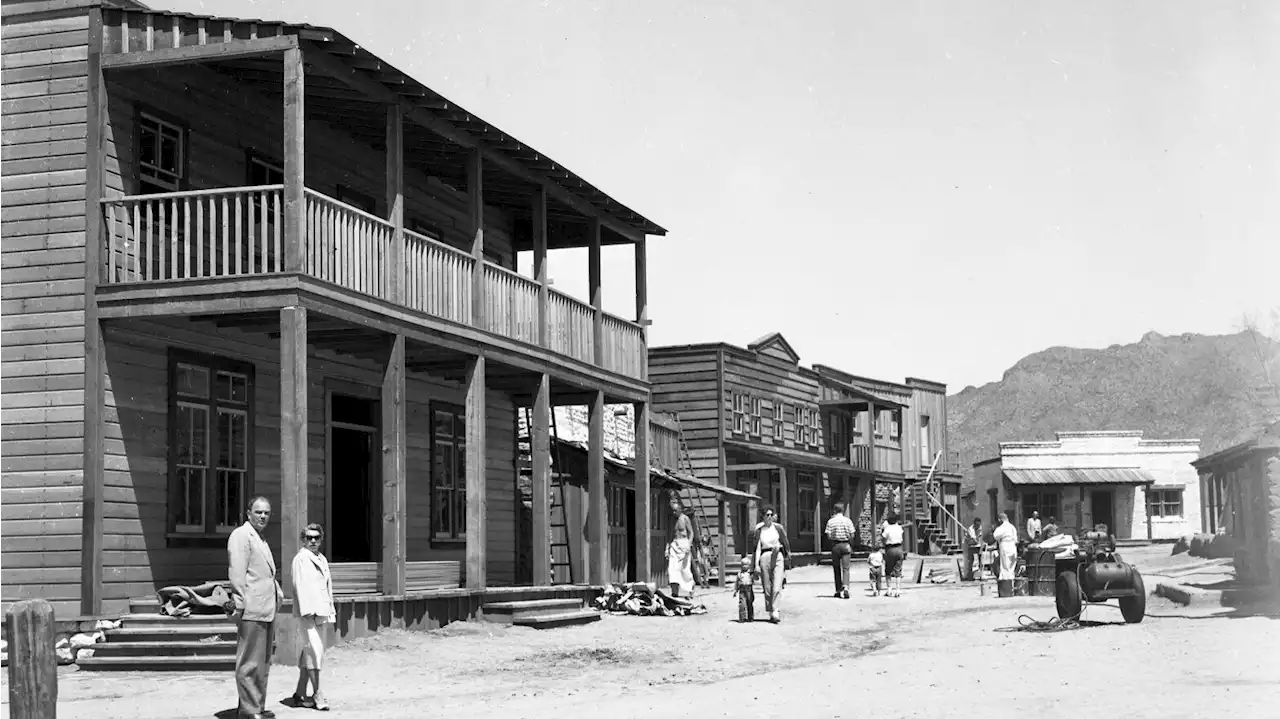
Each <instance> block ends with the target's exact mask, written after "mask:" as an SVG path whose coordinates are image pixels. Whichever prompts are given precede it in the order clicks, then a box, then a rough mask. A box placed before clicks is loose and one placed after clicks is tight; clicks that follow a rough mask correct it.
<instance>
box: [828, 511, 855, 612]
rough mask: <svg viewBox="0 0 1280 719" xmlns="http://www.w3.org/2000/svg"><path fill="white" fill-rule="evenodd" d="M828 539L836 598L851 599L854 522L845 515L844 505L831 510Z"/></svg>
mask: <svg viewBox="0 0 1280 719" xmlns="http://www.w3.org/2000/svg"><path fill="white" fill-rule="evenodd" d="M827 539H830V540H831V573H832V574H833V575H835V581H836V597H837V598H844V599H848V598H849V559H850V558H851V557H852V556H853V548H852V547H850V546H849V540H850V539H853V520H852V519H849V518H848V517H846V516H845V514H844V505H843V504H841V503H839V502H836V504H835V506H833V507H832V508H831V518H830V519H828V520H827Z"/></svg>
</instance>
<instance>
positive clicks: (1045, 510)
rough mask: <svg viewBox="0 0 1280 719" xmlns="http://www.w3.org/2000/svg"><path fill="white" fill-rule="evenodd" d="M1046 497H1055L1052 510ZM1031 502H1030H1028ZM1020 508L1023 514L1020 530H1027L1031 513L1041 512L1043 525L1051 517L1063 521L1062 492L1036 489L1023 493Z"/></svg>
mask: <svg viewBox="0 0 1280 719" xmlns="http://www.w3.org/2000/svg"><path fill="white" fill-rule="evenodd" d="M1046 497H1053V502H1052V508H1050V503H1048V502H1046V501H1045V498H1046ZM1028 500H1030V501H1028ZM1018 508H1019V510H1021V512H1022V516H1021V517H1019V519H1018V523H1019V524H1020V525H1021V526H1020V527H1019V529H1020V530H1021V529H1025V528H1026V524H1027V520H1028V519H1030V518H1031V513H1032V512H1033V511H1034V512H1039V513H1040V521H1041V523H1043V522H1047V521H1049V517H1057V518H1058V520H1059V521H1061V520H1062V492H1061V491H1059V490H1049V489H1035V490H1031V491H1023V492H1022V493H1021V496H1019V497H1018Z"/></svg>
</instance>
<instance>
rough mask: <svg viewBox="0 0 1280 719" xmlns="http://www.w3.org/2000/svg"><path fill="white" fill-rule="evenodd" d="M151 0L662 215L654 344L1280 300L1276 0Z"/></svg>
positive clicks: (1080, 325) (822, 347)
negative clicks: (339, 49) (383, 63)
mask: <svg viewBox="0 0 1280 719" xmlns="http://www.w3.org/2000/svg"><path fill="white" fill-rule="evenodd" d="M151 4H152V5H153V6H155V7H158V8H164V9H175V10H185V11H189V12H199V13H207V14H218V15H232V16H237V17H257V18H263V19H270V20H286V21H295V22H310V23H314V24H318V25H326V26H331V27H334V28H336V29H338V30H339V31H341V32H342V33H343V34H345V35H346V36H348V37H350V38H352V39H353V40H356V41H357V42H360V43H361V44H363V45H365V46H366V47H367V48H369V49H370V50H371V51H372V52H374V53H375V54H377V55H379V56H381V57H383V58H384V59H386V60H387V61H389V62H391V63H392V64H394V65H395V66H396V67H398V68H399V69H401V70H403V71H405V72H407V73H409V74H411V75H413V76H414V77H415V78H417V79H418V80H420V81H422V82H423V83H425V84H427V85H428V86H430V87H432V88H433V89H435V90H436V91H438V92H440V93H441V94H442V95H444V96H446V97H448V98H449V99H451V100H453V101H455V102H457V103H458V104H460V105H461V106H462V107H465V108H467V109H468V110H469V111H471V112H473V113H475V114H477V115H479V116H480V117H483V118H484V119H486V120H487V121H489V122H490V123H492V124H494V125H497V126H498V127H500V128H502V129H503V130H505V131H506V132H508V133H509V134H512V135H514V136H515V137H517V138H519V139H520V140H522V141H523V142H526V143H527V144H529V145H532V146H533V147H535V148H537V149H538V150H540V151H542V152H543V153H545V154H547V155H549V156H550V157H552V158H554V159H555V160H557V161H558V162H560V163H562V164H564V165H565V166H567V167H569V168H571V169H572V170H573V171H574V172H576V173H577V174H579V175H580V176H582V177H584V178H585V179H586V180H587V181H589V182H591V183H593V184H594V185H596V186H597V187H599V188H601V189H602V190H604V191H605V192H607V193H609V194H610V195H612V196H613V197H615V198H617V199H618V200H619V201H621V202H623V203H624V204H626V205H628V206H629V207H631V208H632V209H634V210H636V211H637V212H640V213H641V214H644V215H645V216H647V217H649V218H651V219H652V220H654V221H655V222H657V223H658V224H660V225H662V226H663V227H666V228H667V230H668V231H669V234H668V235H667V236H666V237H665V238H652V239H651V240H650V241H649V278H650V317H651V318H652V319H653V326H652V328H651V333H650V339H651V344H653V345H665V344H684V343H698V342H711V341H727V342H731V343H734V344H738V345H745V344H747V343H748V342H750V341H751V340H753V339H755V338H756V337H759V336H761V335H764V334H767V333H769V332H772V331H781V332H782V333H783V334H785V335H786V337H787V339H788V340H789V341H790V342H791V344H792V346H794V347H795V348H796V351H797V352H799V353H800V355H801V361H802V362H803V363H805V364H812V363H815V362H817V363H823V364H829V365H834V366H836V367H840V368H842V369H845V370H847V371H849V372H853V373H855V374H861V375H867V376H872V377H879V378H882V379H888V380H896V381H901V380H902V378H904V377H906V376H916V377H924V378H928V379H933V380H937V381H941V382H945V383H947V384H948V385H949V387H950V390H951V391H952V392H955V391H959V390H960V389H962V388H963V387H964V386H965V385H968V384H982V383H985V382H989V381H994V380H998V379H999V378H1000V375H1001V373H1002V372H1003V371H1004V370H1005V369H1007V368H1008V367H1009V366H1011V365H1012V364H1013V363H1014V362H1016V361H1017V360H1018V359H1020V358H1021V357H1023V356H1024V355H1026V354H1029V353H1032V352H1035V351H1038V350H1041V349H1044V348H1046V347H1049V346H1055V345H1068V346H1075V347H1105V346H1107V345H1110V344H1116V343H1121V344H1123V343H1129V342H1136V341H1137V340H1138V339H1139V338H1140V337H1141V336H1142V334H1143V333H1145V332H1147V331H1149V330H1155V331H1157V332H1160V333H1162V334H1180V333H1183V332H1199V333H1210V334H1216V333H1226V332H1234V331H1237V330H1238V329H1240V325H1241V317H1242V315H1243V314H1244V313H1253V314H1257V315H1260V316H1261V317H1262V318H1263V324H1264V328H1265V324H1266V319H1265V318H1266V315H1267V314H1268V313H1269V312H1270V311H1271V310H1272V309H1274V308H1277V307H1280V282H1278V281H1277V278H1280V275H1278V274H1277V268H1280V93H1278V92H1276V82H1277V80H1278V79H1280V51H1277V49H1276V45H1277V43H1276V42H1275V39H1276V38H1277V37H1280V3H1274V2H1265V1H1263V0H1253V1H1251V2H1230V3H1229V2H1202V1H1196V0H1178V1H1170V0H1140V1H1138V2H1126V3H1118V2H1111V1H1110V0H1095V1H1093V2H1031V1H1024V0H1018V1H1016V2H1015V1H1014V0H1006V1H1005V2H995V1H992V0H966V2H963V3H960V2H943V1H942V0H938V1H936V2H909V1H907V0H885V1H883V2H866V1H864V0H822V1H810V2H776V1H773V2H760V1H755V0H752V1H750V2H746V1H743V0H734V1H725V0H721V1H719V2H711V1H704V2H695V3H691V2H677V1H672V0H645V1H644V2H634V3H632V2H628V3H622V2H617V3H608V2H603V1H602V0H597V1H595V2H579V1H577V0H567V1H561V0H546V1H544V2H525V1H515V0H510V1H506V2H479V1H478V0H457V1H454V2H418V1H416V0H378V1H377V2H365V3H360V2H340V1H338V0H259V1H257V2H254V1H253V0H216V1H215V0H206V1H201V0H153V1H152V3H151ZM415 12H416V15H413V13H415ZM411 18H412V19H411ZM555 254H556V253H553V255H555ZM559 254H561V255H562V256H560V257H554V256H553V260H552V265H551V273H552V276H553V278H554V279H555V280H556V285H557V288H559V289H565V290H567V291H569V292H572V293H574V294H577V295H578V296H580V297H585V296H586V274H587V273H586V258H585V254H582V253H579V252H577V251H572V252H565V253H559ZM605 262H606V267H605V270H604V293H605V305H606V310H608V311H610V312H614V313H615V314H619V315H622V316H626V317H632V316H633V315H634V283H633V269H632V267H633V265H632V259H631V252H630V249H629V248H619V249H616V250H610V249H608V248H607V249H606V251H605Z"/></svg>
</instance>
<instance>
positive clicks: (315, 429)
mask: <svg viewBox="0 0 1280 719" xmlns="http://www.w3.org/2000/svg"><path fill="white" fill-rule="evenodd" d="M104 347H105V351H106V362H107V391H106V395H107V410H106V421H107V427H106V432H105V436H106V442H105V444H106V454H107V456H106V463H105V464H106V488H105V489H106V497H105V498H106V503H105V511H106V514H105V517H106V520H107V530H106V536H105V538H104V550H105V559H104V567H105V569H106V570H112V569H119V568H123V567H133V568H137V569H136V570H135V571H128V572H121V571H114V572H113V571H107V572H106V577H105V579H104V598H105V600H106V601H107V602H108V604H109V605H114V606H122V605H123V603H124V602H125V601H126V600H127V599H128V598H129V597H131V596H140V595H146V594H150V593H152V592H154V591H155V589H156V588H157V587H159V586H163V585H165V584H172V583H191V582H203V581H208V580H211V579H219V578H221V577H223V576H225V574H226V556H225V555H226V550H225V549H224V548H217V547H214V548H209V549H192V548H169V547H168V546H167V542H166V539H165V532H166V530H167V516H168V487H167V485H168V480H167V472H168V465H167V459H166V454H167V446H168V436H167V431H168V430H167V426H168V425H167V421H168V419H167V417H168V410H167V407H168V388H167V381H168V377H167V362H168V359H167V357H168V355H167V353H168V350H169V349H170V348H178V349H187V350H192V351H199V352H213V353H216V354H218V355H221V356H225V357H228V358H232V359H238V360H242V361H247V362H251V363H252V364H253V365H254V374H255V384H254V392H255V418H254V420H255V424H254V443H255V444H254V472H255V474H254V491H255V492H257V493H262V494H265V495H267V496H268V497H271V498H273V499H274V498H278V497H279V496H280V490H281V487H280V454H279V446H280V438H279V433H280V413H279V396H280V395H279V382H280V374H279V345H278V342H277V341H276V340H273V339H269V338H268V337H267V336H265V335H259V334H249V333H242V332H238V331H235V330H227V329H219V328H217V327H215V326H212V325H208V324H202V323H197V322H192V321H188V320H171V321H164V322H158V321H122V322H117V323H112V324H110V325H109V326H108V327H107V331H106V334H105V342H104ZM215 348H216V350H215ZM307 371H308V385H309V387H310V391H309V393H308V397H307V402H308V406H307V414H308V430H307V433H308V448H309V452H308V463H307V466H308V472H307V476H308V483H307V485H308V505H307V513H308V517H309V518H310V519H311V520H312V521H321V522H323V521H325V519H324V518H325V513H326V506H325V491H326V484H325V482H326V479H325V478H326V468H325V441H326V432H325V422H326V417H325V412H326V406H325V405H326V395H325V392H326V381H327V380H336V381H340V382H342V383H346V384H361V385H366V386H368V387H370V388H376V387H377V386H378V385H379V383H380V382H381V369H380V368H379V367H377V366H375V365H374V364H373V363H370V362H367V361H361V360H355V359H350V358H346V357H342V356H338V355H334V354H332V353H324V354H322V355H318V356H317V355H313V356H312V357H311V358H310V360H309V362H308V369H307ZM464 394H465V393H464V390H463V388H462V387H461V386H459V385H458V384H456V383H449V382H445V381H443V380H438V379H436V378H433V377H429V376H427V375H422V374H418V373H413V374H411V375H410V376H409V378H408V380H407V396H408V402H407V404H406V415H407V418H408V420H409V430H408V443H409V456H408V462H407V468H408V474H407V482H408V487H407V492H406V493H407V499H408V517H409V524H408V527H407V533H408V539H409V549H408V560H409V561H423V560H449V559H453V560H456V559H460V558H461V554H462V549H461V548H460V547H448V548H443V549H442V548H439V547H437V548H432V547H431V545H430V542H429V530H430V527H429V524H428V523H429V520H430V516H431V515H430V504H429V502H430V493H429V475H428V474H427V471H428V468H429V467H430V462H429V454H428V447H429V445H428V444H427V442H428V441H429V440H428V432H429V431H430V423H429V415H428V407H429V403H430V401H432V400H435V401H444V402H448V403H450V404H461V403H462V401H463V399H464ZM489 401H490V405H489V409H490V412H489V421H488V423H487V424H488V429H489V437H488V450H487V452H486V456H487V457H488V462H489V464H488V469H489V477H488V492H487V495H488V500H489V504H488V506H489V517H488V527H487V529H488V543H487V544H488V551H489V564H488V571H489V572H490V583H491V584H495V585H500V584H511V583H513V582H514V564H515V536H514V495H513V492H514V487H515V476H514V454H515V444H514V437H513V432H512V429H511V427H512V422H513V421H514V410H513V407H512V404H511V401H510V399H509V398H507V397H506V396H504V395H501V394H498V393H490V397H489ZM341 519H342V513H341V511H336V508H335V514H334V516H333V518H332V522H334V523H337V522H340V521H341ZM279 528H280V525H279V524H278V523H273V525H272V526H271V528H270V529H269V530H268V543H269V544H270V545H271V546H272V547H274V548H276V550H277V551H279V547H280V540H281V537H280V535H279V531H280V529H279ZM280 561H282V558H281V557H279V556H277V562H280ZM148 572H149V573H148Z"/></svg>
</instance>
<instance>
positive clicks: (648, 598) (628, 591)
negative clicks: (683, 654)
mask: <svg viewBox="0 0 1280 719" xmlns="http://www.w3.org/2000/svg"><path fill="white" fill-rule="evenodd" d="M591 606H593V607H595V608H596V609H599V610H600V611H602V612H610V613H612V614H634V615H636V616H640V617H687V616H689V615H691V614H705V613H706V611H707V607H706V605H704V604H702V603H701V602H694V601H691V600H688V599H682V598H680V597H673V596H671V595H670V594H669V593H667V592H665V591H663V590H661V589H657V588H655V587H654V585H652V584H646V583H644V582H634V583H630V584H611V585H609V586H607V587H605V590H604V593H603V594H601V595H600V596H598V597H596V598H595V600H594V601H592V603H591Z"/></svg>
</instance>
